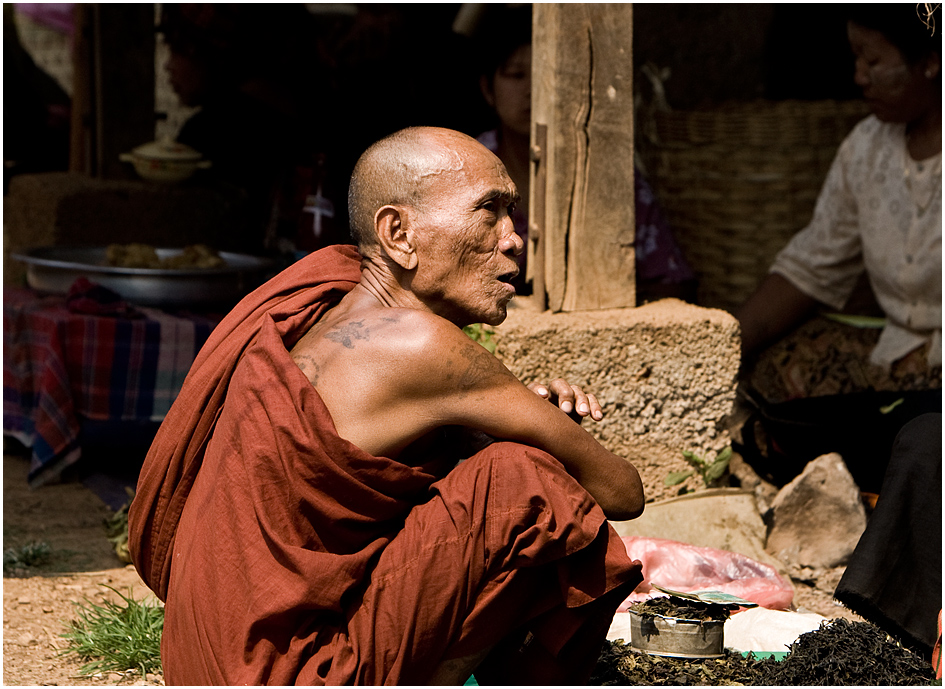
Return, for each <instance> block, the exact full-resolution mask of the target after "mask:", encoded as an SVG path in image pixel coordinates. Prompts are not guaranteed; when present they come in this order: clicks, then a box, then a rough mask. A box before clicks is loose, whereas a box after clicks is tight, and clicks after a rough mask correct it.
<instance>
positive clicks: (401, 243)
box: [374, 206, 417, 270]
mask: <svg viewBox="0 0 945 689" xmlns="http://www.w3.org/2000/svg"><path fill="white" fill-rule="evenodd" d="M406 215H407V214H406V209H404V208H403V207H402V206H382V207H381V208H380V209H379V210H378V211H377V213H375V214H374V229H375V230H376V231H377V241H378V243H379V244H380V245H381V247H382V248H383V249H384V253H386V254H387V255H388V256H389V257H390V258H391V259H392V260H393V261H394V262H395V263H397V264H398V265H399V266H400V267H401V268H403V269H404V270H413V269H414V268H416V267H417V250H416V246H415V245H414V241H413V240H414V237H413V232H412V231H410V229H409V228H408V227H407V225H408V222H407V217H406Z"/></svg>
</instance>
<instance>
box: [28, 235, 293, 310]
mask: <svg viewBox="0 0 945 689" xmlns="http://www.w3.org/2000/svg"><path fill="white" fill-rule="evenodd" d="M179 252H180V249H157V253H158V256H160V257H162V258H163V257H165V256H170V255H173V254H175V253H179ZM13 258H15V259H16V260H18V261H22V262H23V263H25V264H26V282H27V284H28V285H29V286H30V287H31V288H32V289H35V290H36V291H38V292H42V293H46V294H67V293H68V291H69V288H70V287H71V286H72V283H73V282H75V280H76V278H79V277H86V278H88V279H89V280H91V281H92V282H95V283H98V284H100V285H102V286H104V287H107V288H109V289H111V290H112V291H114V292H117V293H118V294H119V295H121V297H122V298H123V299H126V300H127V301H129V302H131V303H133V304H139V305H141V306H158V307H191V308H192V307H195V306H201V305H207V304H227V303H229V304H230V305H232V304H235V303H236V302H237V301H239V299H241V298H242V297H243V296H245V295H246V294H248V293H249V292H250V291H252V290H253V289H255V288H256V287H258V286H259V285H260V284H262V282H263V281H265V280H266V279H267V278H268V277H270V276H271V273H272V272H274V270H275V267H276V264H275V261H273V260H272V259H269V258H261V257H257V256H249V255H246V254H234V253H227V252H220V258H222V259H223V260H224V261H225V262H226V266H224V267H221V268H187V269H177V270H166V269H159V268H121V267H116V266H109V265H106V249H105V247H64V246H58V247H43V248H39V249H31V250H29V251H24V252H20V253H14V254H13Z"/></svg>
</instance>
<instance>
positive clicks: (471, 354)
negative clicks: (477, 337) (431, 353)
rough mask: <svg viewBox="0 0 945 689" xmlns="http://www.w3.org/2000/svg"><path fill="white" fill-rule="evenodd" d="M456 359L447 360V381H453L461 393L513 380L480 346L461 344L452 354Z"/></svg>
mask: <svg viewBox="0 0 945 689" xmlns="http://www.w3.org/2000/svg"><path fill="white" fill-rule="evenodd" d="M454 353H455V354H456V355H458V356H457V357H455V358H454V357H450V358H449V359H448V360H447V362H446V363H447V367H448V370H449V372H448V373H447V374H446V379H447V380H448V381H455V383H456V385H457V387H458V388H459V389H460V390H461V391H462V392H469V391H471V390H473V389H475V388H477V387H479V386H481V385H484V384H488V383H491V382H493V381H495V380H498V379H500V378H514V376H512V373H511V372H510V371H509V370H507V369H506V368H505V367H504V366H502V365H501V364H499V365H498V367H497V366H496V364H497V362H496V360H495V358H494V357H493V355H492V354H490V353H489V352H488V351H486V350H485V349H484V348H483V347H482V346H481V345H478V344H476V343H475V342H472V341H470V342H469V343H468V344H466V343H463V344H462V345H460V346H459V347H458V348H457V349H456V350H455V352H454Z"/></svg>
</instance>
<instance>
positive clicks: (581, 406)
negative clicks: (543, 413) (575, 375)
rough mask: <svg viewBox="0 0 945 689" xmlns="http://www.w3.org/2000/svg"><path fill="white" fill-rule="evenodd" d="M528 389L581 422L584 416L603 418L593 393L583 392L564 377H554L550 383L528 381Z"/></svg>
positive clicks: (595, 418)
mask: <svg viewBox="0 0 945 689" xmlns="http://www.w3.org/2000/svg"><path fill="white" fill-rule="evenodd" d="M527 387H528V389H529V390H531V391H532V392H534V393H535V394H536V395H538V396H539V397H543V398H544V399H546V400H548V401H549V402H551V403H552V404H557V405H558V408H560V409H561V411H563V412H564V413H565V414H567V415H568V416H570V417H571V418H572V419H574V420H575V421H576V422H578V423H581V421H583V420H584V417H585V416H590V417H591V418H592V419H594V421H600V420H601V419H603V418H604V412H603V410H601V408H600V403H599V402H598V401H597V398H596V397H595V396H594V395H591V394H588V393H585V392H584V391H583V390H582V389H581V388H579V387H578V386H577V385H571V384H570V383H568V381H566V380H565V379H564V378H555V379H554V380H553V381H551V384H550V385H545V384H543V383H529V384H528V386H527Z"/></svg>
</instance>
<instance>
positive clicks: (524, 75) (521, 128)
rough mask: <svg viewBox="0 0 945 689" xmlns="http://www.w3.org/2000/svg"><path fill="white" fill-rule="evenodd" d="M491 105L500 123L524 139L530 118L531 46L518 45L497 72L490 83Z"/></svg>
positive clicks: (529, 127) (528, 130)
mask: <svg viewBox="0 0 945 689" xmlns="http://www.w3.org/2000/svg"><path fill="white" fill-rule="evenodd" d="M492 99H493V102H492V106H493V107H494V108H495V111H496V114H497V115H498V116H499V119H500V120H501V121H502V124H503V125H504V126H505V127H507V128H508V129H510V130H511V131H513V132H515V133H516V134H522V135H524V136H528V134H529V133H530V132H531V118H532V47H531V46H530V45H523V46H519V47H518V48H517V49H516V50H515V52H514V53H512V54H511V55H510V56H509V59H508V60H506V61H505V64H503V65H502V66H501V67H499V69H497V70H496V71H495V78H494V80H493V82H492Z"/></svg>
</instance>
